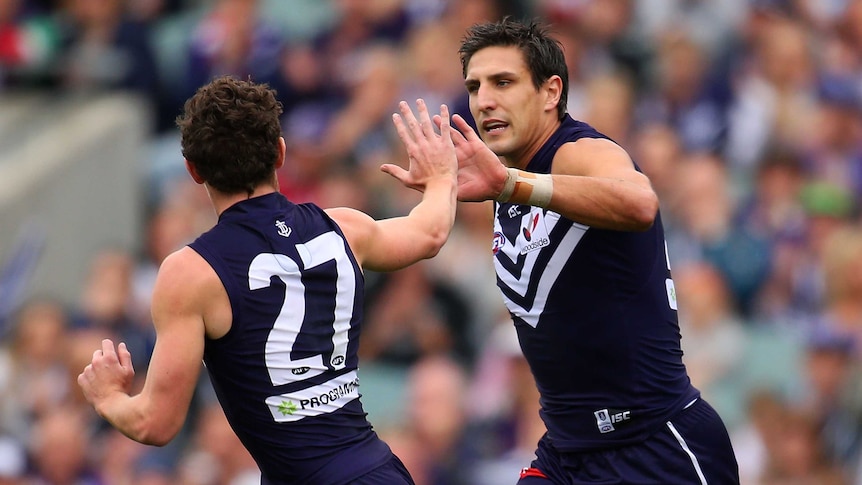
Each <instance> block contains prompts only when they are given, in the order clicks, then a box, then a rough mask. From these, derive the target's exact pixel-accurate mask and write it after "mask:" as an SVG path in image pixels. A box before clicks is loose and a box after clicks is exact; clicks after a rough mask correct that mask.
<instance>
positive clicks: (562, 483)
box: [518, 399, 739, 485]
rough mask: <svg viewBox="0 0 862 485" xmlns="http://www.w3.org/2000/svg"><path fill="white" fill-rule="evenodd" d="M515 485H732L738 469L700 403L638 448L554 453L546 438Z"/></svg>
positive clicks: (719, 425) (723, 433)
mask: <svg viewBox="0 0 862 485" xmlns="http://www.w3.org/2000/svg"><path fill="white" fill-rule="evenodd" d="M536 456H537V459H536V460H535V461H533V463H532V466H531V468H527V469H524V471H522V472H521V479H520V480H519V481H518V485H551V484H553V485H575V484H589V483H602V484H612V483H619V484H623V483H624V484H631V485H635V484H644V485H646V484H650V485H659V484H660V485H668V484H674V485H685V484H692V485H738V484H739V468H738V466H737V464H736V456H735V455H734V453H733V448H732V447H731V444H730V437H729V436H728V434H727V429H726V428H725V426H724V423H723V422H722V421H721V418H720V417H719V415H718V413H716V412H715V410H714V409H713V408H712V406H710V405H709V403H707V402H706V401H704V400H703V399H698V400H697V401H695V402H694V403H693V404H692V405H691V406H689V407H688V408H686V409H684V410H682V411H681V412H680V413H679V414H677V415H676V416H674V417H673V419H671V420H670V421H668V422H667V423H665V425H664V426H662V428H661V429H660V430H659V431H658V432H657V433H655V434H654V435H653V436H651V437H650V438H649V439H647V440H645V441H644V442H642V443H636V444H634V445H629V446H624V447H620V448H611V449H607V450H601V451H596V452H588V453H559V452H558V451H557V450H555V449H554V448H553V447H552V446H551V444H550V442H549V441H548V437H547V435H545V436H544V437H542V439H541V440H540V441H539V447H538V450H537V451H536Z"/></svg>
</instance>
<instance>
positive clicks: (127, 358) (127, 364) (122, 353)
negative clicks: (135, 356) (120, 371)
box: [117, 342, 135, 373]
mask: <svg viewBox="0 0 862 485" xmlns="http://www.w3.org/2000/svg"><path fill="white" fill-rule="evenodd" d="M117 355H118V357H119V358H120V365H121V366H122V367H123V368H124V369H128V370H130V371H132V373H134V372H135V367H134V366H133V365H132V353H131V352H129V349H128V347H126V343H125V342H120V345H119V346H117Z"/></svg>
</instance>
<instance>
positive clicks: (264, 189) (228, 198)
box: [206, 184, 278, 215]
mask: <svg viewBox="0 0 862 485" xmlns="http://www.w3.org/2000/svg"><path fill="white" fill-rule="evenodd" d="M206 188H207V192H208V193H209V196H210V201H212V204H213V208H215V211H216V215H221V213H222V212H224V211H225V210H227V209H228V208H229V207H231V206H232V205H234V204H236V203H238V202H242V201H244V200H248V199H252V198H254V197H260V196H262V195H267V194H271V193H273V192H277V191H278V189H276V188H275V187H274V186H272V185H270V184H261V185H258V186H257V187H255V189H254V192H252V193H251V194H248V193H245V192H240V193H235V194H225V193H224V192H219V191H218V190H216V189H213V188H212V187H210V186H209V185H207V186H206Z"/></svg>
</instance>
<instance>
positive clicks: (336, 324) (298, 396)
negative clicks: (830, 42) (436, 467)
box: [191, 194, 388, 483]
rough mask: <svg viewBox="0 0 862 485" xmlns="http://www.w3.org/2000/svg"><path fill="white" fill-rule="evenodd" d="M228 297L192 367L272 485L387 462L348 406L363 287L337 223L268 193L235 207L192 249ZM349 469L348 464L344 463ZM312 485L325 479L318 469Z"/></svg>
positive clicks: (354, 402)
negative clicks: (341, 459)
mask: <svg viewBox="0 0 862 485" xmlns="http://www.w3.org/2000/svg"><path fill="white" fill-rule="evenodd" d="M191 246H192V248H194V249H195V250H196V251H198V252H199V253H200V254H201V255H202V256H203V257H204V258H205V259H206V260H207V261H208V262H209V263H210V265H211V266H212V267H213V268H214V269H215V270H216V273H217V274H218V275H219V277H220V279H221V281H222V283H223V284H224V286H225V288H226V290H227V293H228V297H229V299H230V304H231V309H232V312H233V321H232V324H231V329H230V330H229V331H228V333H227V334H226V335H225V336H224V337H222V338H220V339H217V340H208V341H207V344H206V349H205V354H204V362H205V364H206V366H207V369H208V371H209V373H210V377H211V380H212V382H213V386H214V388H215V390H216V393H217V395H218V397H219V401H220V402H221V404H222V406H223V407H224V409H225V413H226V415H227V417H228V420H229V421H230V423H231V425H232V426H233V427H234V430H235V431H236V432H237V435H238V436H239V437H240V439H242V441H243V443H244V444H245V445H246V446H247V447H248V448H249V450H250V451H251V452H252V455H253V456H254V457H255V459H256V460H257V462H258V464H259V466H260V467H261V470H262V471H263V473H264V475H266V476H267V478H268V480H269V481H270V482H272V483H292V482H291V480H309V479H310V478H309V477H311V476H312V475H313V474H314V473H315V470H318V469H319V468H321V467H322V466H323V464H325V463H328V462H329V461H330V460H332V459H333V458H335V457H336V456H339V455H345V456H355V457H361V460H359V461H358V463H359V464H357V465H356V467H357V469H356V470H353V471H351V470H349V469H345V468H349V467H350V465H349V464H341V465H339V467H335V468H337V470H334V471H333V473H334V474H346V475H347V476H350V475H356V474H357V473H361V472H362V471H367V470H363V469H364V468H366V467H367V466H368V464H369V463H370V464H375V463H377V462H382V461H385V459H388V448H386V446H385V444H383V443H382V442H379V440H378V439H377V437H376V435H375V434H374V433H373V431H372V430H371V427H370V425H369V423H368V421H367V419H366V415H365V413H364V411H363V409H362V406H361V404H360V402H359V399H358V398H359V387H358V386H359V380H358V376H357V363H358V358H357V347H358V338H359V330H360V328H359V327H360V322H361V315H362V307H361V304H362V300H363V278H362V274H361V271H360V269H359V267H358V265H357V264H356V262H355V259H354V258H353V255H352V253H351V252H350V249H349V247H348V245H347V243H346V241H345V240H344V238H343V236H342V234H341V232H340V230H339V229H338V227H337V225H336V224H335V223H334V222H333V221H332V220H331V219H330V218H329V217H328V216H326V215H325V213H324V212H323V211H322V210H321V209H319V208H317V207H316V206H313V205H294V204H292V203H290V202H288V201H287V200H286V199H284V198H283V197H282V196H281V195H279V194H270V195H267V196H263V197H258V198H254V199H249V200H247V201H243V202H241V203H239V204H237V205H235V206H233V207H231V208H230V209H228V210H227V211H225V212H224V213H223V214H222V215H221V217H220V218H219V223H218V225H216V227H214V228H213V229H212V230H211V231H209V232H208V233H206V234H204V235H203V236H201V237H200V238H199V239H198V240H197V241H195V242H194V243H193V244H192V245H191ZM345 461H356V460H345ZM322 473H324V475H313V476H314V477H315V478H314V479H315V480H320V481H321V482H323V481H328V480H331V479H333V477H331V476H330V475H331V474H330V473H329V472H326V471H324V472H322Z"/></svg>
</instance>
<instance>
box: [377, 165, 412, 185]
mask: <svg viewBox="0 0 862 485" xmlns="http://www.w3.org/2000/svg"><path fill="white" fill-rule="evenodd" d="M380 171H382V172H384V173H388V174H389V175H391V176H393V177H395V178H396V179H398V180H399V181H400V182H401V183H405V182H406V181H407V177H408V176H409V173H408V172H407V170H404V169H403V168H401V167H399V166H398V165H393V164H391V163H384V164H383V165H381V166H380Z"/></svg>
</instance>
